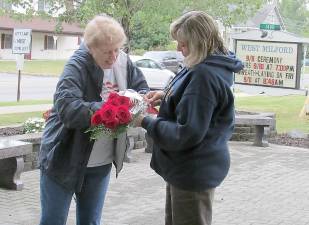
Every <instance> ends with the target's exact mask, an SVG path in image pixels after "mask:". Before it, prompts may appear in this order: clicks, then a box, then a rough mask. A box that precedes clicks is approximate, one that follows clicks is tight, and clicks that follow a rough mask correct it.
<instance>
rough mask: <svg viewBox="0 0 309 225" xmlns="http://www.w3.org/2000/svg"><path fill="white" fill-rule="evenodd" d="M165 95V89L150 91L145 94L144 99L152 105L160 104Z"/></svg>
mask: <svg viewBox="0 0 309 225" xmlns="http://www.w3.org/2000/svg"><path fill="white" fill-rule="evenodd" d="M163 96H164V91H149V92H148V93H147V94H146V95H144V99H145V100H146V101H147V102H148V103H149V104H151V105H152V106H158V105H160V103H161V100H162V98H163Z"/></svg>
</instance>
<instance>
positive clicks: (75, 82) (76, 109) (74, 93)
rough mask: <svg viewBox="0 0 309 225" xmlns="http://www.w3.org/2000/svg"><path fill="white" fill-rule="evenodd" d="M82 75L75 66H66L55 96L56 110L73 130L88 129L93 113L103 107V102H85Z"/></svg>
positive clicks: (62, 120)
mask: <svg viewBox="0 0 309 225" xmlns="http://www.w3.org/2000/svg"><path fill="white" fill-rule="evenodd" d="M81 73H82V72H81V71H80V70H78V69H77V68H75V67H74V66H71V65H67V66H65V68H64V72H63V76H62V77H61V79H60V80H59V82H58V84H57V89H56V92H55V95H54V107H55V110H56V111H57V112H58V115H59V118H60V120H61V122H63V124H64V125H65V126H66V127H67V128H71V129H72V128H73V129H86V128H88V127H89V126H90V118H91V115H92V113H93V112H94V111H96V110H97V109H99V108H100V106H101V105H102V102H86V101H84V100H83V89H84V85H86V84H85V82H84V81H83V79H82V75H81Z"/></svg>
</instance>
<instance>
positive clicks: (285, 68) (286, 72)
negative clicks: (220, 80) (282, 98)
mask: <svg viewBox="0 0 309 225" xmlns="http://www.w3.org/2000/svg"><path fill="white" fill-rule="evenodd" d="M236 55H237V57H238V58H240V59H241V60H242V61H243V62H244V64H245V68H244V70H242V71H240V72H239V73H235V76H234V81H235V83H237V84H247V85H257V86H268V87H281V88H293V89H296V87H297V57H298V46H297V43H285V42H284V43H283V42H266V41H252V40H237V42H236Z"/></svg>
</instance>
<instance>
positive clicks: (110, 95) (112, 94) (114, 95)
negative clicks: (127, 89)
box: [108, 92, 119, 100]
mask: <svg viewBox="0 0 309 225" xmlns="http://www.w3.org/2000/svg"><path fill="white" fill-rule="evenodd" d="M118 97H119V95H118V94H117V93H116V92H111V93H109V96H108V100H111V99H113V98H118Z"/></svg>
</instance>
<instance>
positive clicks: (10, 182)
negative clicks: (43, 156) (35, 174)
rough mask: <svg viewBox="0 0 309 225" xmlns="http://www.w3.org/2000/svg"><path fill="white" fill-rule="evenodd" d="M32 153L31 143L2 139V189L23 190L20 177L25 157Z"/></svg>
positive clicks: (0, 167) (0, 174) (0, 184)
mask: <svg viewBox="0 0 309 225" xmlns="http://www.w3.org/2000/svg"><path fill="white" fill-rule="evenodd" d="M31 152H32V144H31V143H28V142H22V141H16V140H10V139H5V138H3V139H0V187H3V188H8V189H13V190H18V191H19V190H22V188H23V183H22V181H21V179H20V175H21V173H22V171H23V168H24V159H23V156H24V155H27V154H30V153H31Z"/></svg>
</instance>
